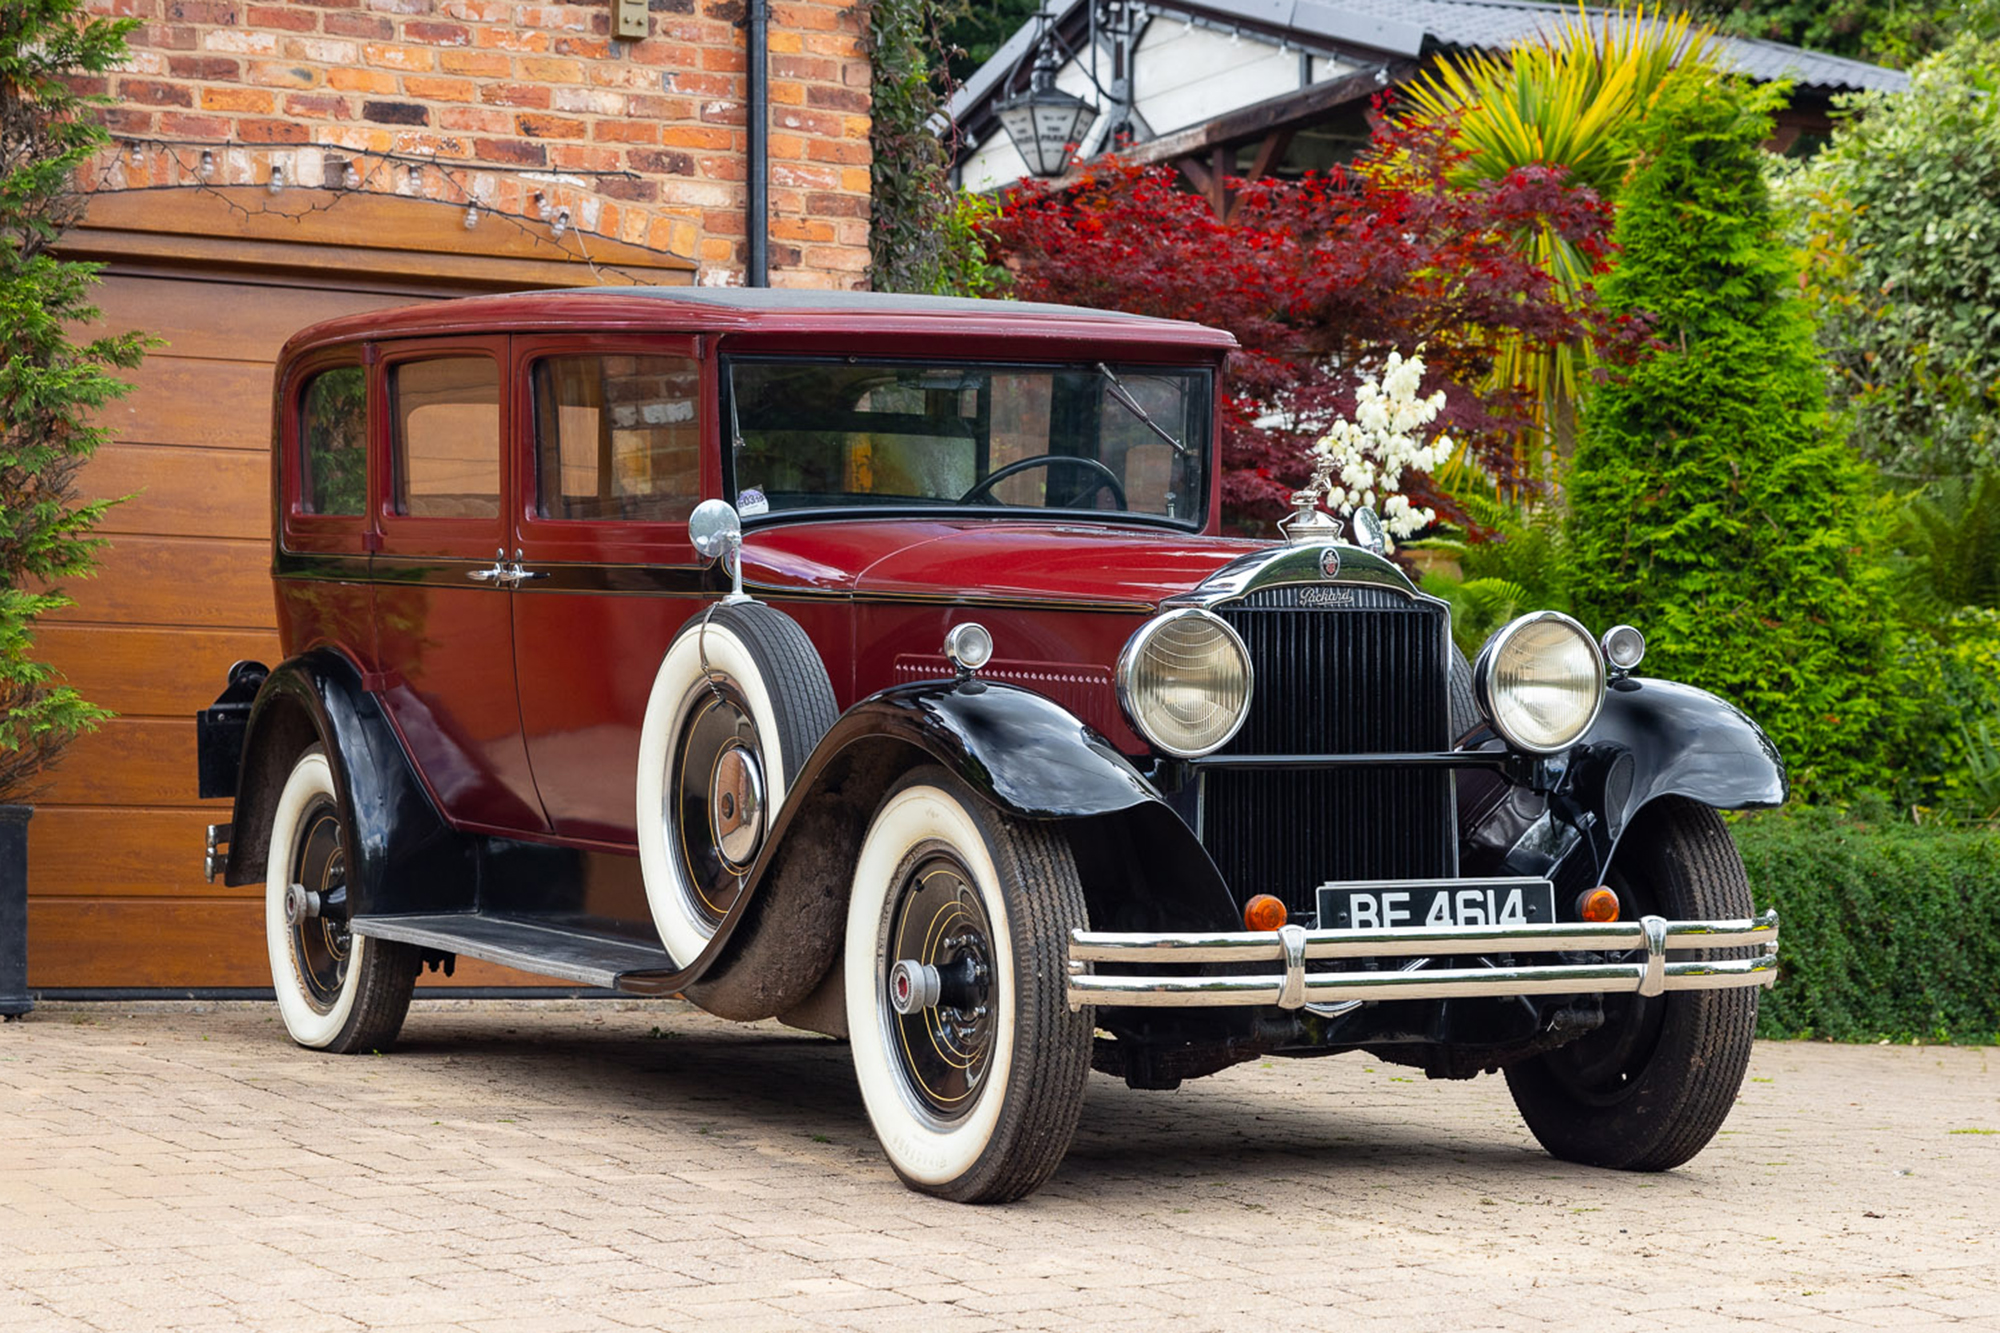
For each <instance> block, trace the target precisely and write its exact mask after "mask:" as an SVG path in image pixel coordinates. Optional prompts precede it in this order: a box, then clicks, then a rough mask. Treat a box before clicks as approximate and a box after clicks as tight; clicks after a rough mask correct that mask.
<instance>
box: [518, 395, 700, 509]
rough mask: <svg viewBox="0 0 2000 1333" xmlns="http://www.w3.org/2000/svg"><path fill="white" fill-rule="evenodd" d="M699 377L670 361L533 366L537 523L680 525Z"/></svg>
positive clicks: (694, 478) (689, 493)
mask: <svg viewBox="0 0 2000 1333" xmlns="http://www.w3.org/2000/svg"><path fill="white" fill-rule="evenodd" d="M699 370H700V363H699V362H697V361H695V360H693V359H691V358H688V357H678V356H623V355H611V356H556V357H549V358H546V359H544V360H541V361H537V362H536V363H535V372H534V386H535V455H536V465H537V466H536V471H537V473H538V480H539V485H538V486H537V488H536V489H537V492H538V494H539V497H540V499H539V501H538V508H539V511H540V513H541V515H542V517H543V518H556V519H596V518H618V519H631V520H637V521H639V522H654V523H661V522H680V521H685V520H686V518H687V516H688V515H689V513H691V512H692V511H693V509H694V506H695V502H696V500H698V499H699V498H700V490H701V430H700V420H699V417H700V413H699V410H698V407H699V403H700V385H701V382H700V378H699Z"/></svg>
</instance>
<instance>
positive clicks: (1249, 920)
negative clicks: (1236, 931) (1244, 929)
mask: <svg viewBox="0 0 2000 1333" xmlns="http://www.w3.org/2000/svg"><path fill="white" fill-rule="evenodd" d="M1288 916H1289V913H1287V912H1286V911H1285V905H1284V904H1283V903H1282V902H1280V901H1278V899H1276V898H1274V897H1272V896H1271V895H1270V894H1268V893H1260V894H1258V895H1257V896H1256V897H1254V898H1252V899H1251V900H1250V901H1249V902H1247V903H1245V904H1243V924H1244V925H1246V926H1248V927H1249V928H1250V929H1251V930H1276V929H1277V928H1278V927H1279V926H1282V925H1284V924H1285V921H1286V920H1287V918H1288Z"/></svg>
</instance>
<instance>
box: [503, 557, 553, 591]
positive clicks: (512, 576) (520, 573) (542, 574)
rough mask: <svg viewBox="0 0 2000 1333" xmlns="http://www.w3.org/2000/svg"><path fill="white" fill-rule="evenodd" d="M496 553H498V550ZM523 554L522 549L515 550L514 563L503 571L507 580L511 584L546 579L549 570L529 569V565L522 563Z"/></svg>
mask: <svg viewBox="0 0 2000 1333" xmlns="http://www.w3.org/2000/svg"><path fill="white" fill-rule="evenodd" d="M495 554H498V553H497V552H496V553H495ZM523 554H524V553H523V552H521V551H515V552H514V563H513V564H511V565H509V566H507V568H506V569H505V570H504V571H503V572H502V576H503V577H504V578H505V579H506V580H507V582H508V583H509V584H521V583H526V582H527V581H528V580H529V579H545V578H547V577H548V571H546V570H540V569H529V568H528V567H527V566H525V565H523V564H522V563H521V556H522V555H523ZM496 564H497V562H496Z"/></svg>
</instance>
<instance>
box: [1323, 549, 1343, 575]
mask: <svg viewBox="0 0 2000 1333" xmlns="http://www.w3.org/2000/svg"><path fill="white" fill-rule="evenodd" d="M1319 573H1320V577H1321V578H1327V579H1337V578H1339V577H1340V548H1339V547H1338V546H1326V547H1322V548H1321V549H1320V553H1319Z"/></svg>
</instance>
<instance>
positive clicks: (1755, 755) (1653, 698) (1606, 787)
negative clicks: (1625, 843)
mask: <svg viewBox="0 0 2000 1333" xmlns="http://www.w3.org/2000/svg"><path fill="white" fill-rule="evenodd" d="M1565 764H1566V771H1564V772H1563V773H1562V775H1561V778H1560V780H1559V781H1558V782H1557V783H1556V785H1555V787H1554V790H1553V793H1552V794H1550V795H1546V796H1544V795H1538V794H1536V793H1534V792H1532V791H1530V790H1528V789H1527V788H1526V787H1516V788H1513V789H1512V790H1511V791H1509V792H1507V793H1506V794H1505V795H1504V797H1502V798H1501V799H1499V800H1498V801H1497V802H1496V803H1494V804H1492V805H1491V806H1490V807H1487V808H1486V809H1485V810H1484V811H1483V812H1482V814H1481V815H1480V816H1479V819H1478V821H1477V824H1476V826H1475V827H1474V828H1472V829H1470V830H1469V831H1468V832H1467V836H1466V841H1465V845H1464V849H1463V850H1464V855H1463V857H1462V858H1461V859H1462V862H1463V864H1464V865H1465V867H1466V873H1470V874H1484V873H1504V874H1521V875H1547V876H1549V877H1550V878H1552V879H1553V880H1555V881H1556V886H1557V889H1558V890H1559V891H1561V892H1565V893H1566V892H1568V891H1570V890H1573V889H1581V888H1588V887H1590V886H1591V885H1593V884H1599V883H1602V882H1603V876H1604V872H1605V870H1606V868H1607V867H1608V866H1609V865H1610V864H1611V858H1612V856H1613V855H1614V854H1615V853H1616V852H1617V850H1618V844H1619V841H1620V840H1621V839H1622V838H1623V837H1624V836H1625V833H1626V830H1628V829H1629V828H1631V826H1632V821H1633V820H1634V819H1636V818H1637V817H1638V814H1639V812H1640V811H1641V810H1643V809H1645V808H1646V807H1647V806H1648V805H1650V804H1652V803H1653V802H1654V801H1657V800H1660V799H1661V798H1663V797H1667V796H1682V797H1686V798H1688V799H1689V800H1693V801H1699V802H1701V803H1702V804H1703V805H1706V806H1710V807H1712V808H1714V809H1717V810H1755V809H1763V808H1766V807H1770V806H1777V805H1782V804H1784V801H1785V796H1786V793H1787V792H1788V790H1789V785H1788V781H1787V778H1786V775H1785V762H1784V759H1783V758H1782V757H1781V756H1780V755H1779V754H1778V747H1777V746H1776V745H1774V744H1773V743H1772V742H1771V738H1770V737H1769V736H1766V735H1765V734H1764V730H1763V728H1761V727H1759V726H1758V725H1757V724H1756V723H1755V722H1753V721H1751V720H1750V718H1749V717H1748V716H1747V715H1745V714H1744V713H1743V711H1742V710H1741V709H1739V708H1737V707H1736V706H1735V705H1733V704H1731V703H1729V702H1728V701H1727V700H1725V699H1721V698H1718V697H1717V696H1716V695H1713V694H1710V693H1709V692H1708V691H1706V690H1702V689H1697V688H1695V687H1694V686H1692V685H1682V684H1679V683H1677V682H1675V681H1670V680H1652V679H1645V678H1638V677H1628V678H1626V679H1623V680H1617V681H1613V682H1612V684H1611V688H1610V689H1609V690H1608V691H1607V692H1606V694H1605V698H1604V707H1603V709H1602V710H1601V711H1600V712H1599V713H1598V716H1597V721H1596V722H1595V723H1594V724H1592V726H1591V728H1590V730H1589V732H1587V733H1586V734H1585V736H1584V738H1583V740H1582V741H1581V742H1580V743H1579V744H1578V745H1577V746H1576V747H1575V748H1574V749H1573V750H1571V751H1570V752H1569V754H1568V755H1567V757H1566V759H1565ZM1467 791H1468V788H1467V787H1466V785H1465V780H1464V779H1461V788H1460V793H1461V796H1460V799H1461V801H1463V800H1465V798H1466V793H1467Z"/></svg>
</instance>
